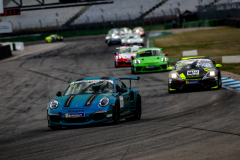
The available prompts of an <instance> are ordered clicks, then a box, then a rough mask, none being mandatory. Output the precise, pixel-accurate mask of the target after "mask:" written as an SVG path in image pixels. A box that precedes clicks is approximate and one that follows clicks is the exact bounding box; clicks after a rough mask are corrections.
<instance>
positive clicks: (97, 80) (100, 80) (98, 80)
mask: <svg viewBox="0 0 240 160" xmlns="http://www.w3.org/2000/svg"><path fill="white" fill-rule="evenodd" d="M102 81H107V82H110V83H112V84H113V81H112V80H105V79H96V80H82V81H76V82H72V83H73V84H75V83H82V82H102Z"/></svg>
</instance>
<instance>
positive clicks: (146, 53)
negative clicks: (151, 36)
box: [137, 49, 164, 57]
mask: <svg viewBox="0 0 240 160" xmlns="http://www.w3.org/2000/svg"><path fill="white" fill-rule="evenodd" d="M163 55H164V54H163V52H162V51H161V50H160V49H157V50H145V51H138V54H137V57H149V56H163Z"/></svg>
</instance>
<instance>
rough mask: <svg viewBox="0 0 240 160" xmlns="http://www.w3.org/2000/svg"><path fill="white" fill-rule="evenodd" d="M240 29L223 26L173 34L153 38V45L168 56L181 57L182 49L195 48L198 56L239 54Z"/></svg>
mask: <svg viewBox="0 0 240 160" xmlns="http://www.w3.org/2000/svg"><path fill="white" fill-rule="evenodd" d="M239 42H240V30H239V29H238V28H231V27H223V28H219V29H214V30H199V31H193V32H186V33H180V34H174V35H173V36H171V37H164V38H156V39H154V45H155V47H159V48H163V49H164V51H165V52H168V53H169V58H180V57H182V52H183V51H188V50H195V49H196V50H197V51H198V55H200V56H209V57H213V56H223V55H236V54H240V43H239Z"/></svg>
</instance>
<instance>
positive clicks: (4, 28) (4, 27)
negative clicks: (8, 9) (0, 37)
mask: <svg viewBox="0 0 240 160" xmlns="http://www.w3.org/2000/svg"><path fill="white" fill-rule="evenodd" d="M2 33H12V24H11V23H9V22H0V34H2Z"/></svg>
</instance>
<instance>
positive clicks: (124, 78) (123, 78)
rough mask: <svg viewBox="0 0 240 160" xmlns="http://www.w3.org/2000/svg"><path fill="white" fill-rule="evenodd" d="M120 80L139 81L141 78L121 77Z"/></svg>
mask: <svg viewBox="0 0 240 160" xmlns="http://www.w3.org/2000/svg"><path fill="white" fill-rule="evenodd" d="M118 79H121V80H130V81H131V80H139V79H140V77H119V78H118Z"/></svg>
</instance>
